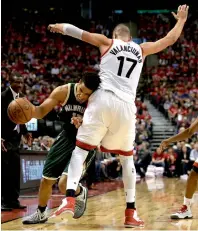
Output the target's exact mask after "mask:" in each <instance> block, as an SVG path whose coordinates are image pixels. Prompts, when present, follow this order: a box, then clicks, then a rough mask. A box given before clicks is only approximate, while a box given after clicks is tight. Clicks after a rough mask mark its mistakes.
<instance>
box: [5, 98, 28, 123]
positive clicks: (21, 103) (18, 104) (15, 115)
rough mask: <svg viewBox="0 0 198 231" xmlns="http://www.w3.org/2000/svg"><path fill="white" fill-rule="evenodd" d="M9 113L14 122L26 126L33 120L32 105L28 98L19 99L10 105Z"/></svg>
mask: <svg viewBox="0 0 198 231" xmlns="http://www.w3.org/2000/svg"><path fill="white" fill-rule="evenodd" d="M7 112H8V117H9V118H10V120H12V122H14V123H15V124H25V123H27V122H28V121H30V120H31V119H32V104H31V103H30V102H29V101H28V100H27V99H26V98H18V99H15V100H13V101H12V102H11V103H10V104H9V106H8V111H7Z"/></svg>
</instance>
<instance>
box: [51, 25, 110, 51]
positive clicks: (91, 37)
mask: <svg viewBox="0 0 198 231" xmlns="http://www.w3.org/2000/svg"><path fill="white" fill-rule="evenodd" d="M48 29H49V30H50V31H51V32H53V33H61V34H63V35H68V36H71V37H73V38H77V39H80V40H82V41H84V42H87V43H90V44H92V45H94V46H97V47H99V48H101V46H106V47H109V46H110V45H111V43H112V39H109V38H107V37H106V36H105V35H103V34H97V33H90V32H88V31H85V30H82V29H80V28H78V27H76V26H73V25H71V24H68V23H57V24H50V25H49V26H48Z"/></svg>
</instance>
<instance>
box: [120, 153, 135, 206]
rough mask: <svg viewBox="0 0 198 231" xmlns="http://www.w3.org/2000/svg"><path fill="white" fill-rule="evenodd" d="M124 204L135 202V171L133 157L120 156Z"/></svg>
mask: <svg viewBox="0 0 198 231" xmlns="http://www.w3.org/2000/svg"><path fill="white" fill-rule="evenodd" d="M120 162H121V164H122V179H123V183H124V190H125V194H126V203H132V202H135V189H136V170H135V166H134V161H133V156H120Z"/></svg>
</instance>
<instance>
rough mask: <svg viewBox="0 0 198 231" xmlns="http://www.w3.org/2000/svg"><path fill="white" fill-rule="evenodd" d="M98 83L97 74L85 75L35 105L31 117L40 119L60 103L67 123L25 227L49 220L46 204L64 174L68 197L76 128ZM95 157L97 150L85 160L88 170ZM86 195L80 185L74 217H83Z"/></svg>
mask: <svg viewBox="0 0 198 231" xmlns="http://www.w3.org/2000/svg"><path fill="white" fill-rule="evenodd" d="M99 84H100V78H99V76H98V75H97V74H96V73H93V72H86V73H84V74H83V77H82V78H81V80H80V82H79V83H76V84H66V85H63V86H59V87H57V88H55V89H54V90H53V92H52V93H51V95H50V96H49V97H48V98H47V99H46V100H45V101H44V102H43V103H42V104H41V105H40V106H37V107H36V106H34V105H32V107H33V114H32V118H37V119H41V118H43V117H44V116H45V115H47V114H48V113H49V112H50V111H51V110H52V109H53V108H54V107H55V106H57V105H59V104H61V105H62V110H61V112H60V113H59V117H60V120H61V121H64V125H63V130H62V132H61V133H60V134H59V135H58V137H57V138H56V140H55V142H54V144H53V146H52V147H51V149H50V151H49V153H48V155H47V159H46V162H45V165H44V169H43V176H42V179H41V183H40V188H39V195H38V208H37V210H36V212H35V213H33V214H32V215H30V216H28V217H25V218H24V219H23V224H38V223H44V222H46V221H47V220H48V217H47V214H46V207H47V202H48V200H49V198H50V196H51V193H52V186H53V185H54V184H55V183H56V181H57V179H58V178H59V177H60V176H61V175H62V176H61V178H60V180H59V189H60V190H61V192H62V193H64V194H65V191H66V181H67V171H68V166H69V162H70V158H71V155H72V151H73V150H74V148H75V143H76V135H77V127H79V126H80V124H81V122H82V117H83V114H84V111H85V109H86V105H87V100H88V98H89V96H90V95H91V94H92V92H93V91H95V90H96V89H97V88H98V87H99ZM72 122H73V123H72ZM93 157H94V151H92V152H90V155H89V157H88V158H87V159H86V161H85V166H86V168H87V167H88V165H89V164H90V162H91V160H92V159H93ZM87 193H88V190H87V188H85V187H83V186H82V185H81V184H79V186H78V188H77V190H76V206H75V214H74V218H79V217H81V216H82V215H83V213H84V211H85V209H86V201H87Z"/></svg>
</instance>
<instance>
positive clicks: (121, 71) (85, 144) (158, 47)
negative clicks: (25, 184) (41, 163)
mask: <svg viewBox="0 0 198 231" xmlns="http://www.w3.org/2000/svg"><path fill="white" fill-rule="evenodd" d="M187 15H188V6H186V5H183V6H179V8H178V12H177V15H176V14H174V16H175V17H176V18H177V23H176V25H175V27H174V28H173V29H172V30H171V31H170V32H169V33H168V34H167V35H166V36H165V37H164V38H162V39H160V40H158V41H156V42H148V43H143V44H141V45H138V44H136V43H134V42H132V40H131V35H130V30H129V28H128V27H126V26H125V25H123V24H120V25H118V26H116V28H115V29H114V31H113V39H109V38H107V37H106V36H104V35H102V34H95V33H89V32H87V31H84V30H81V29H79V28H77V27H75V26H73V25H71V24H67V23H63V24H52V25H49V27H48V29H49V30H50V31H51V32H57V33H62V34H63V35H69V36H72V37H74V38H77V39H80V40H82V41H84V42H87V43H90V44H92V45H94V46H97V47H98V48H99V50H100V53H101V62H100V78H101V81H102V83H101V87H100V89H99V90H97V91H96V92H95V93H94V94H93V95H92V96H91V97H90V98H89V103H88V107H87V109H86V111H85V114H84V117H83V123H82V125H81V127H80V128H79V130H78V134H77V141H76V148H75V150H74V151H73V154H72V158H71V162H70V166H69V172H68V181H67V191H66V198H65V199H64V200H63V202H62V204H61V205H60V206H59V208H58V210H57V211H55V212H54V215H53V216H57V215H60V214H61V213H65V212H69V213H72V214H73V212H74V205H75V190H76V187H77V185H78V182H79V179H80V176H81V172H82V169H83V163H84V161H85V159H86V157H87V154H88V151H89V150H91V149H94V148H95V147H97V146H98V145H101V150H102V151H103V152H105V151H106V152H110V153H116V154H119V155H120V160H121V164H122V169H123V182H124V190H125V194H126V210H125V226H126V227H135V226H143V225H144V222H143V221H142V220H140V219H139V218H138V217H137V212H136V209H135V186H136V171H135V167H134V162H133V142H134V140H135V123H136V117H135V114H136V106H135V97H136V89H137V85H138V81H139V77H140V74H141V71H142V66H143V61H144V59H145V57H146V56H147V55H150V54H154V53H157V52H160V51H162V50H164V49H165V48H167V47H168V46H170V45H172V44H174V43H175V42H176V41H177V39H178V38H179V36H180V35H181V32H182V30H183V27H184V24H185V22H186V20H187Z"/></svg>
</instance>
